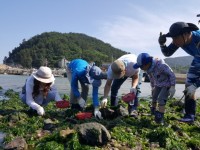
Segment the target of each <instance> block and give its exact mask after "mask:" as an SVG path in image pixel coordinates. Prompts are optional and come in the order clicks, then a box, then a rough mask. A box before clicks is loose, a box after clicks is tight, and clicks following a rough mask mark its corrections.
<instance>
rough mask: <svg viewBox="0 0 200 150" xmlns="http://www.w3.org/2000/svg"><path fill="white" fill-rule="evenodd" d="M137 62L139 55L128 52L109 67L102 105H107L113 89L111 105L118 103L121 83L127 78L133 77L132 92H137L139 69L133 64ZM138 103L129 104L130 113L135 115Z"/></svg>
mask: <svg viewBox="0 0 200 150" xmlns="http://www.w3.org/2000/svg"><path fill="white" fill-rule="evenodd" d="M136 62H137V57H136V55H134V54H126V55H123V56H121V57H120V58H118V59H117V60H115V61H114V62H113V63H112V64H111V65H110V66H109V68H108V71H107V81H106V84H105V87H104V98H103V99H102V101H101V106H102V107H105V106H106V105H107V101H108V100H107V97H108V94H109V92H110V89H111V97H110V99H111V106H116V105H118V100H117V94H118V90H119V89H120V87H121V85H122V84H123V83H124V81H126V79H127V78H129V77H130V78H132V82H131V87H130V92H133V93H134V94H135V95H136V93H137V85H138V81H139V69H134V68H133V65H134V64H135V63H136ZM136 101H137V100H136ZM137 105H138V104H134V105H131V104H129V113H130V115H135V114H134V110H136V108H137Z"/></svg>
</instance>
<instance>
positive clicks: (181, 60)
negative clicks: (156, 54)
mask: <svg viewBox="0 0 200 150" xmlns="http://www.w3.org/2000/svg"><path fill="white" fill-rule="evenodd" d="M164 60H165V62H166V63H167V64H168V65H169V66H170V67H188V66H190V64H191V62H192V60H193V57H192V56H183V57H174V58H165V59H164Z"/></svg>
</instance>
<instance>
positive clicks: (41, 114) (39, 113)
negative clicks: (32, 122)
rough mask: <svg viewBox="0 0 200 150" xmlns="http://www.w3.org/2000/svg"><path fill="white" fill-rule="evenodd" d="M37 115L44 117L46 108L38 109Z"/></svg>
mask: <svg viewBox="0 0 200 150" xmlns="http://www.w3.org/2000/svg"><path fill="white" fill-rule="evenodd" d="M37 113H38V115H40V116H43V115H44V114H45V112H44V108H43V107H41V106H40V107H39V108H38V109H37Z"/></svg>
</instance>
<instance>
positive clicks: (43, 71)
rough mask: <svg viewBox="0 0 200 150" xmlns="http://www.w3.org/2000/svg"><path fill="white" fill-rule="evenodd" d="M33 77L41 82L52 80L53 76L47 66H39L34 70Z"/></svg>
mask: <svg viewBox="0 0 200 150" xmlns="http://www.w3.org/2000/svg"><path fill="white" fill-rule="evenodd" d="M32 75H33V77H34V78H35V79H36V80H38V81H40V82H43V83H51V82H54V80H55V78H54V75H53V74H52V71H51V69H50V68H49V67H45V66H41V67H40V68H39V69H38V70H37V71H36V72H34V73H33V74H32Z"/></svg>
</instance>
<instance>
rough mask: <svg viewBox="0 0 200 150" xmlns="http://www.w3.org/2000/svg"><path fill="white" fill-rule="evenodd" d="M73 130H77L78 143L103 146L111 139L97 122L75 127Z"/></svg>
mask: <svg viewBox="0 0 200 150" xmlns="http://www.w3.org/2000/svg"><path fill="white" fill-rule="evenodd" d="M75 129H76V130H78V133H79V135H80V142H81V143H83V144H88V145H104V144H106V143H107V142H108V141H109V140H110V139H111V135H110V133H109V132H108V130H107V129H106V128H105V127H104V126H103V125H102V124H100V123H97V122H90V123H83V124H80V125H76V126H75Z"/></svg>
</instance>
